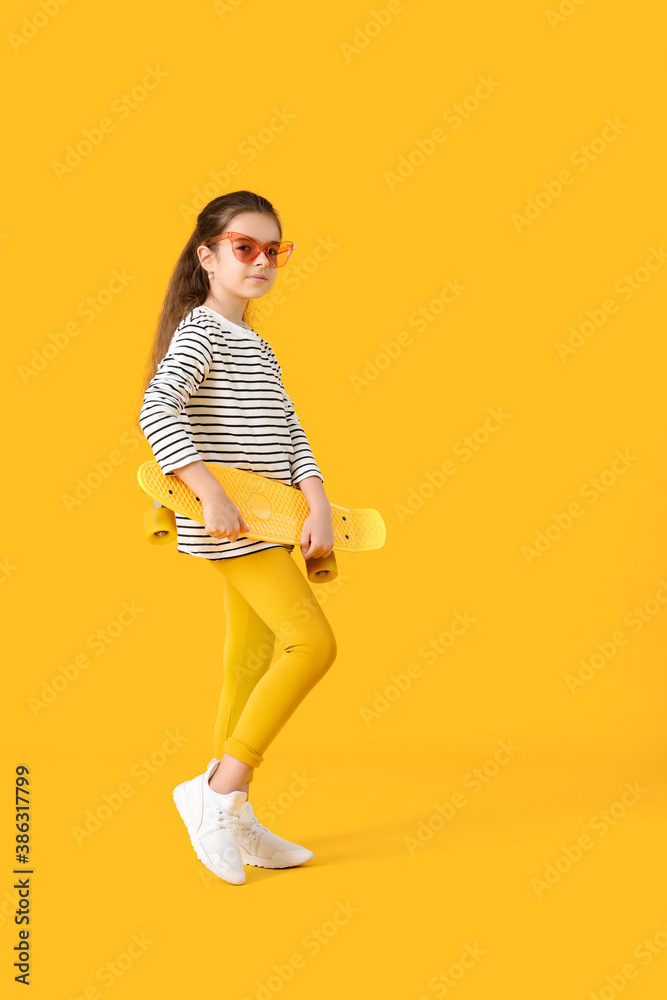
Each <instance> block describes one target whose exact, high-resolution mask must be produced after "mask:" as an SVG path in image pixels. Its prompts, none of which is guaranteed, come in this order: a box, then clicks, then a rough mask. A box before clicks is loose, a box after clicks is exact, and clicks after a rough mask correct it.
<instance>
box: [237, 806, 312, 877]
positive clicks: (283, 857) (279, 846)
mask: <svg viewBox="0 0 667 1000" xmlns="http://www.w3.org/2000/svg"><path fill="white" fill-rule="evenodd" d="M242 794H243V795H245V792H243V793H242ZM239 820H240V824H241V826H240V828H239V834H238V843H239V847H240V849H241V859H242V861H243V864H244V865H255V866H256V867H258V868H290V867H292V866H293V865H302V864H303V863H304V861H310V859H311V858H314V857H315V855H314V853H313V852H312V851H309V850H308V848H307V847H302V846H301V845H300V844H293V843H292V842H291V841H290V840H285V839H284V838H283V837H279V836H278V835H277V834H275V833H271V831H270V830H267V829H266V827H265V826H262V824H261V823H260V822H259V820H258V819H257V817H256V816H255V813H254V811H253V808H252V805H251V803H250V802H247V801H246V802H244V803H243V805H242V807H241V810H240V813H239Z"/></svg>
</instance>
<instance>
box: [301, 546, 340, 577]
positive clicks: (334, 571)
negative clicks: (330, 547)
mask: <svg viewBox="0 0 667 1000" xmlns="http://www.w3.org/2000/svg"><path fill="white" fill-rule="evenodd" d="M306 572H307V573H308V579H309V580H310V582H311V583H329V581H330V580H335V579H336V577H337V576H338V567H337V566H336V556H335V555H334V553H333V552H330V553H329V555H328V556H319V557H318V558H317V559H306Z"/></svg>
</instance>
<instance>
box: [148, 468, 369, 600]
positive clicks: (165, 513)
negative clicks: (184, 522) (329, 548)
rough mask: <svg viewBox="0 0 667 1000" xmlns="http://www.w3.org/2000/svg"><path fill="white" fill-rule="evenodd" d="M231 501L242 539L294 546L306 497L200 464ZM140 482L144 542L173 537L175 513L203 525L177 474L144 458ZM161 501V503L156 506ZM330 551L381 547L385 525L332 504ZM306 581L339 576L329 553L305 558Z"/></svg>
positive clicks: (365, 511)
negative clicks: (146, 503)
mask: <svg viewBox="0 0 667 1000" xmlns="http://www.w3.org/2000/svg"><path fill="white" fill-rule="evenodd" d="M204 464H205V466H206V468H207V469H208V470H209V472H210V473H211V474H212V475H213V476H215V478H216V479H217V480H218V482H219V483H220V484H221V486H222V488H223V489H224V491H225V493H226V494H227V496H228V497H229V498H230V500H231V501H232V503H234V504H236V506H237V507H238V509H239V510H240V511H241V514H242V515H243V519H244V521H245V523H246V524H247V525H248V526H249V528H250V531H244V532H243V537H244V538H261V539H264V540H265V541H267V542H280V543H282V544H284V545H289V544H295V545H299V543H300V539H301V529H302V527H303V522H304V521H305V519H306V517H307V516H308V514H309V513H310V507H309V506H308V501H307V500H306V498H305V496H304V495H303V493H302V492H301V490H298V489H296V487H294V486H286V485H285V483H281V482H278V480H276V479H267V478H266V476H259V475H257V474H256V473H254V472H247V471H246V470H245V469H235V468H233V467H232V466H229V465H221V464H220V463H218V462H205V463H204ZM137 479H138V480H139V486H140V487H141V489H142V490H143V491H144V493H147V494H148V496H149V497H152V498H153V502H154V506H153V509H152V510H149V511H147V513H146V514H145V515H144V529H145V532H146V540H147V541H148V542H152V543H153V544H164V543H165V542H173V541H175V540H176V518H175V517H174V512H176V513H177V514H183V516H184V517H189V518H191V519H192V520H193V521H199V523H200V524H204V516H203V512H202V505H201V501H200V499H199V497H197V496H196V495H195V494H194V493H193V491H192V490H191V489H190V488H189V487H188V486H186V485H185V483H184V482H183V481H182V480H180V479H179V478H178V476H166V475H165V474H164V473H163V472H162V470H161V469H160V466H159V464H158V463H157V462H156V461H151V462H144V463H143V465H141V466H140V467H139V469H138V470H137ZM158 504H161V505H162V506H158ZM331 521H332V524H333V529H334V549H344V550H345V551H346V552H367V551H369V550H370V549H380V548H382V546H383V545H384V542H385V538H386V529H385V524H384V521H383V520H382V516H381V515H380V514H379V513H378V511H376V510H372V509H371V508H370V507H339V506H338V505H337V504H333V503H332V504H331ZM306 569H307V573H308V579H309V580H310V581H311V582H312V583H326V582H328V581H329V580H333V579H335V577H336V576H337V575H338V570H337V568H336V559H335V557H334V553H333V552H331V553H330V554H329V555H328V556H320V557H318V558H312V559H307V560H306Z"/></svg>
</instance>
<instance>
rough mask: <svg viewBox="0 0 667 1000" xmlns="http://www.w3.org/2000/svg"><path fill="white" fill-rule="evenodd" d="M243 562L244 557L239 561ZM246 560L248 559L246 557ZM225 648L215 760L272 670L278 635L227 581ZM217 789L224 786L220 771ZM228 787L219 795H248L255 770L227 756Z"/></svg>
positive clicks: (215, 731)
mask: <svg viewBox="0 0 667 1000" xmlns="http://www.w3.org/2000/svg"><path fill="white" fill-rule="evenodd" d="M238 558H241V557H238ZM243 558H246V557H243ZM224 606H225V622H226V631H225V644H224V648H223V653H222V676H223V680H222V690H221V692H220V701H219V704H218V714H217V717H216V720H215V726H214V730H213V756H214V757H218V758H222V757H223V754H224V745H225V743H226V741H227V739H228V738H229V736H230V735H231V734H232V733H233V731H234V728H235V726H236V723H237V722H238V719H239V716H240V714H241V712H242V711H243V709H244V707H245V704H246V702H247V700H248V697H249V695H250V692H251V691H252V689H253V688H254V686H255V684H256V683H257V681H258V680H259V678H260V677H262V676H263V675H264V674H265V673H266V671H267V670H268V668H269V664H270V663H271V659H272V657H273V652H274V646H275V635H274V634H273V632H272V631H271V629H270V628H268V627H267V626H266V625H265V624H264V622H263V621H262V619H261V618H260V617H259V615H257V614H256V612H255V611H253V609H252V608H251V607H250V605H249V604H248V602H247V601H246V599H245V598H244V597H242V595H241V594H240V593H239V592H238V590H237V589H236V587H234V586H233V584H232V583H231V582H230V580H229V579H225V580H224ZM217 772H218V779H217V782H216V786H217V785H220V786H222V784H223V782H222V781H221V780H220V779H221V777H222V775H221V774H220V773H219V772H220V768H219V767H218V769H217ZM222 773H224V774H225V776H226V778H227V782H226V783H227V784H228V785H229V787H228V788H227V787H224V788H223V787H216V791H220V792H223V793H224V792H229V791H233V790H234V789H240V790H241V791H244V792H246V793H249V782H250V781H252V778H253V769H252V768H251V769H250V773H248V765H247V764H243V763H242V762H241V761H237V760H235V758H233V757H229V755H227V759H226V760H225V767H224V768H223V772H222ZM213 784H214V783H213V782H212V783H211V785H212V787H213Z"/></svg>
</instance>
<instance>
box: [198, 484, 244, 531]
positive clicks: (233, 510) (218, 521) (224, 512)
mask: <svg viewBox="0 0 667 1000" xmlns="http://www.w3.org/2000/svg"><path fill="white" fill-rule="evenodd" d="M201 505H202V512H203V514H204V531H205V532H206V534H207V535H211V536H212V537H213V538H229V540H230V542H235V541H236V540H237V538H238V536H239V535H242V534H243V532H244V531H250V527H249V525H247V524H246V523H245V521H244V520H243V515H242V514H241V511H240V510H239V509H238V507H237V506H236V504H234V503H232V501H231V500H230V499H229V497H228V496H226V495H225V496H222V497H209V498H203V499H202V504H201Z"/></svg>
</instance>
